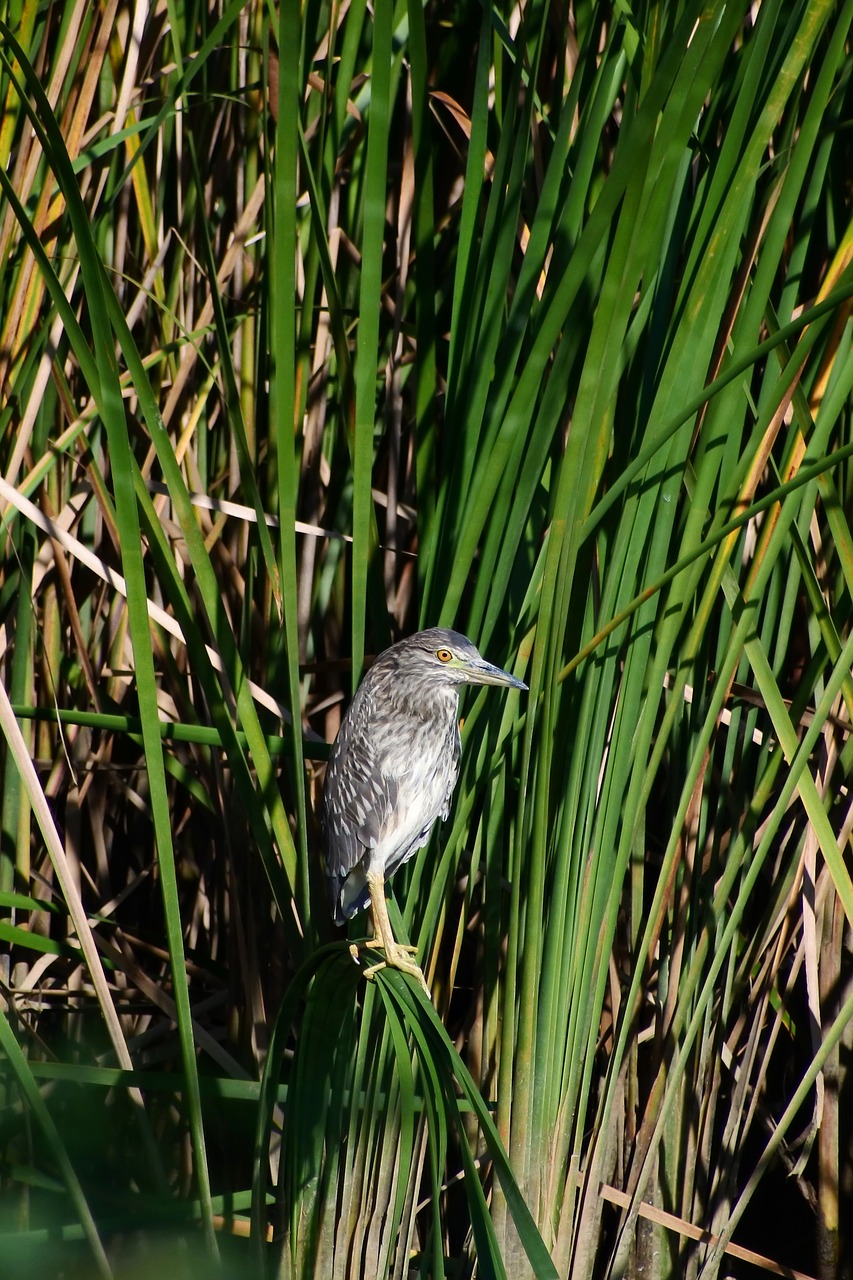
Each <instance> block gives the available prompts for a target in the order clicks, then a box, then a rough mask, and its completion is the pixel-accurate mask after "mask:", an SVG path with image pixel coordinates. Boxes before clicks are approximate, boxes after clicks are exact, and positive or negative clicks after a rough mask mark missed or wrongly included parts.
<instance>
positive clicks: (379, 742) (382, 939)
mask: <svg viewBox="0 0 853 1280" xmlns="http://www.w3.org/2000/svg"><path fill="white" fill-rule="evenodd" d="M466 684H478V685H503V686H505V687H507V688H510V689H519V690H526V689H527V685H526V684H525V683H524V682H523V681H522V680H518V679H517V678H516V677H515V676H513V675H510V674H509V672H508V671H504V670H502V669H501V668H500V667H496V666H493V665H492V663H490V662H487V661H486V660H485V658H482V657H481V656H480V654H479V652H478V651H477V649H476V647H475V646H474V644H472V642H471V641H470V640H469V639H468V638H467V636H464V635H461V634H460V632H458V631H451V630H449V629H447V628H444V627H430V628H429V629H428V630H426V631H418V632H416V633H415V634H414V635H411V636H409V637H408V638H407V639H405V640H401V641H400V642H399V643H398V644H394V645H391V647H390V648H388V649H386V650H385V651H384V652H383V653H381V654H380V655H379V657H378V658H377V659H376V661H375V662H374V663H373V666H372V667H371V668H370V670H369V671H368V672H367V674H366V675H365V677H364V679H363V680H362V682H361V684H360V685H359V687H358V690H357V691H356V694H355V696H354V698H353V700H352V702H351V704H350V706H349V709H348V711H347V713H346V715H345V716H344V718H343V720H342V722H341V726H340V729H339V731H338V735H337V737H336V738H335V741H334V744H333V746H332V750H331V754H330V756H329V763H328V767H327V770H326V780H325V785H324V789H323V802H322V812H321V831H322V844H323V861H324V870H325V875H326V884H327V888H328V894H329V905H330V907H331V912H332V916H333V918H334V921H335V923H336V924H338V925H343V924H345V923H346V921H347V920H349V919H351V918H352V917H353V916H354V915H357V914H358V912H360V911H363V910H365V908H367V907H368V906H369V907H370V909H371V912H372V916H373V930H374V935H375V936H374V937H373V938H372V939H371V941H370V942H368V943H367V944H366V945H367V946H368V947H369V948H371V949H374V950H379V951H381V952H382V953H383V956H384V959H383V961H382V962H381V963H379V964H376V965H373V966H371V967H370V968H367V969H366V970H365V977H368V978H372V977H374V976H375V974H376V973H377V972H378V971H379V970H380V969H382V968H384V967H386V966H387V967H389V968H393V969H398V970H400V971H401V972H403V973H407V974H410V975H412V976H413V977H414V978H416V979H417V981H418V982H419V984H420V986H421V987H422V989H423V990H424V991H425V992H426V994H427V996H429V989H428V987H427V984H426V980H425V978H424V975H423V972H422V970H421V968H420V966H419V965H418V964H417V962H416V961H415V960H414V959H413V953H416V951H417V948H415V947H409V946H404V945H402V944H401V943H398V942H397V940H396V938H395V937H394V933H393V930H392V928H391V922H390V920H389V918H388V907H387V905H386V902H385V882H386V880H388V879H389V878H390V877H391V876H392V875H393V874H394V872H395V871H396V870H397V869H398V868H399V867H401V866H402V865H403V863H404V862H407V861H408V860H409V858H411V857H412V856H413V855H414V854H415V853H417V851H418V850H419V849H422V848H423V846H424V845H425V844H426V843H427V841H428V840H429V838H430V834H431V832H432V829H433V827H434V826H435V824H436V822H437V820H438V819H439V818H441V819H442V820H444V819H445V818H446V817H447V815H448V813H449V812H450V803H451V800H452V797H453V791H454V788H455V786H456V782H457V779H458V777H459V761H460V755H461V750H462V747H461V742H460V738H459V718H458V712H459V691H460V689H461V687H462V686H463V685H466ZM361 945H362V946H364V945H365V944H364V943H362V944H361ZM350 950H351V952H352V953H353V956H354V958H355V959H358V948H357V947H351V948H350Z"/></svg>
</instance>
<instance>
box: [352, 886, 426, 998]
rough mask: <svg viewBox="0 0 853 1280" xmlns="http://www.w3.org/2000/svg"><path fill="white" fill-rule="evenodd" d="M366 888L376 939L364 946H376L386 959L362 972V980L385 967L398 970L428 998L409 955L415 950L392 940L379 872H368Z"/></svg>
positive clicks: (419, 974)
mask: <svg viewBox="0 0 853 1280" xmlns="http://www.w3.org/2000/svg"><path fill="white" fill-rule="evenodd" d="M367 887H368V890H369V892H370V908H371V914H372V916H373V929H374V932H375V933H376V937H375V938H374V939H373V941H372V942H370V943H367V945H368V946H375V947H377V948H378V949H379V950H380V951H384V953H385V959H384V960H383V961H382V962H381V963H380V964H374V965H371V966H370V968H369V969H365V971H364V976H365V978H372V977H373V976H374V975H375V974H376V973H377V972H378V971H379V970H380V969H384V968H385V967H386V966H387V967H388V968H389V969H399V970H400V971H401V973H410V974H411V975H412V977H413V978H417V980H418V982H419V983H420V984H421V986H422V987H423V989H424V991H425V992H426V994H427V995H429V993H430V992H429V987H428V986H427V984H426V978H425V977H424V975H423V971H422V969H421V967H420V965H419V964H418V963H417V961H416V960H413V959H412V958H411V953H412V952H415V951H417V947H408V946H405V945H403V944H402V943H400V942H398V941H397V939H396V938H395V937H394V932H393V930H392V928H391V921H390V920H389V919H388V907H387V905H386V902H385V877H384V876H383V875H382V874H381V872H375V871H368V873H367Z"/></svg>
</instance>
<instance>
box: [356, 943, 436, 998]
mask: <svg viewBox="0 0 853 1280" xmlns="http://www.w3.org/2000/svg"><path fill="white" fill-rule="evenodd" d="M362 947H369V948H371V949H373V950H376V951H382V952H384V954H385V959H384V960H380V961H379V962H378V964H372V965H369V966H368V967H367V968H366V969H365V971H364V976H365V978H367V979H368V981H370V982H372V981H373V979H374V978H375V977H376V975H377V973H379V971H380V969H398V970H399V971H400V973H408V974H411V976H412V977H413V978H417V980H418V982H419V983H420V985H421V987H422V988H423V990H424V992H425V993H426V995H427V996H430V990H429V987H428V986H427V983H426V978H425V977H424V974H423V970H422V969H421V966H420V965H419V964H418V962H417V961H416V960H413V959H412V958H411V957H412V955H414V954H415V953H416V952H417V947H411V946H407V945H406V944H404V943H401V942H394V943H393V944H392V943H385V942H383V941H382V939H381V938H373V939H371V940H370V941H369V942H359V943H355V942H354V943H352V945H351V946H350V949H349V950H350V955H351V956H352V958H353V960H354V961H355V962H356V964H360V963H361V962H360V960H359V954H358V953H359V951H360V950H361V948H362ZM431 998H432V997H431V996H430V999H431Z"/></svg>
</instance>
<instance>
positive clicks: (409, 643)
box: [389, 627, 527, 689]
mask: <svg viewBox="0 0 853 1280" xmlns="http://www.w3.org/2000/svg"><path fill="white" fill-rule="evenodd" d="M390 652H392V650H389V653H390ZM393 652H394V655H395V658H396V660H397V664H398V667H399V670H400V671H401V673H404V674H406V675H411V677H412V679H417V680H419V681H424V682H425V683H429V684H432V685H439V686H447V685H459V684H497V685H505V686H506V687H507V688H510V689H526V688H527V685H526V684H524V682H523V681H522V680H517V679H516V677H515V676H512V675H510V673H509V672H508V671H504V670H503V669H502V668H501V667H496V666H494V665H493V664H492V663H491V662H486V660H485V658H482V657H481V656H480V654H479V652H478V651H477V648H476V646H475V645H473V644H472V643H471V641H470V640H469V639H468V637H467V636H463V635H461V634H460V632H458V631H450V630H448V629H447V628H445V627H430V628H429V630H427V631H418V632H417V633H416V634H415V635H413V636H409V638H408V639H407V640H403V641H401V642H400V644H397V645H394V647H393Z"/></svg>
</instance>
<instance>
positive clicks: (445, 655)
mask: <svg viewBox="0 0 853 1280" xmlns="http://www.w3.org/2000/svg"><path fill="white" fill-rule="evenodd" d="M435 656H436V657H437V658H438V660H439V662H449V661H450V659H451V658H452V657H453V654H452V653H451V652H450V650H449V649H437V650H436V654H435Z"/></svg>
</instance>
